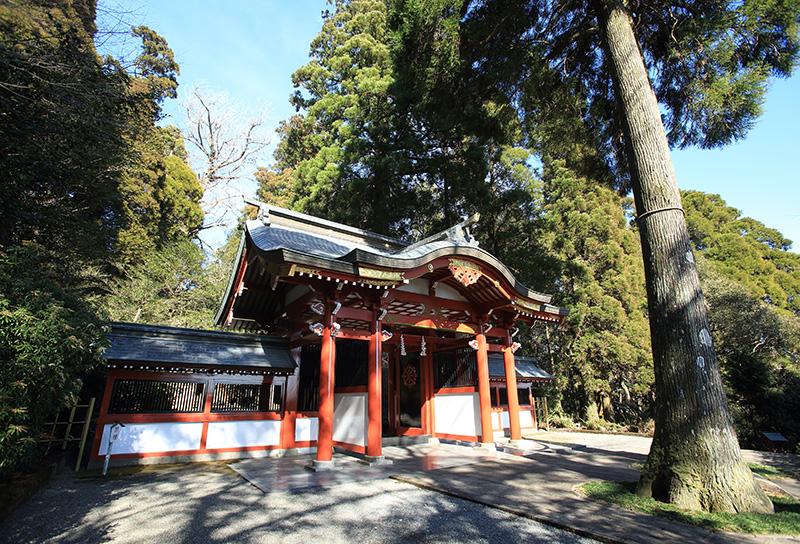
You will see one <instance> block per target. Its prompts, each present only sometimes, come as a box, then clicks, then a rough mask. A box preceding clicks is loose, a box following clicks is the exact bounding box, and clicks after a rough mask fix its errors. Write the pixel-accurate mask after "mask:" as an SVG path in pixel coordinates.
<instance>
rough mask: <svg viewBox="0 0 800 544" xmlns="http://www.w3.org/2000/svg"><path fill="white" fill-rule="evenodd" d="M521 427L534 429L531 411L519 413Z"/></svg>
mask: <svg viewBox="0 0 800 544" xmlns="http://www.w3.org/2000/svg"><path fill="white" fill-rule="evenodd" d="M519 426H520V427H522V428H523V429H532V428H533V427H534V424H533V414H531V411H530V410H520V411H519Z"/></svg>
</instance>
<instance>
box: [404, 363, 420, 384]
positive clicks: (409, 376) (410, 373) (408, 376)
mask: <svg viewBox="0 0 800 544" xmlns="http://www.w3.org/2000/svg"><path fill="white" fill-rule="evenodd" d="M402 378H403V384H404V385H405V386H406V387H411V386H414V385H417V369H416V368H414V367H413V366H411V365H406V367H405V369H403V376H402Z"/></svg>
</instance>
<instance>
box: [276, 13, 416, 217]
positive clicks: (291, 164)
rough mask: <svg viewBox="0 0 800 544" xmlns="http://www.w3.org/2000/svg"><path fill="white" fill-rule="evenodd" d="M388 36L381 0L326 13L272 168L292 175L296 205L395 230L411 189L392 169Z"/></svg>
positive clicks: (296, 80)
mask: <svg viewBox="0 0 800 544" xmlns="http://www.w3.org/2000/svg"><path fill="white" fill-rule="evenodd" d="M387 35H388V29H387V27H386V5H385V3H384V2H383V1H382V0H354V1H352V2H346V1H343V0H337V1H336V2H335V6H334V9H333V11H332V12H331V11H327V12H325V13H324V15H323V25H322V30H321V31H320V33H319V34H318V35H317V37H316V38H314V40H313V41H312V42H311V55H310V56H311V61H309V63H308V64H306V65H305V66H302V67H301V68H299V69H298V70H297V71H296V72H295V73H294V74H293V76H292V82H293V84H294V86H295V88H296V89H297V91H296V92H295V93H294V95H293V96H292V98H291V102H292V104H293V105H294V106H295V108H297V110H298V112H302V114H298V115H296V116H294V117H292V118H290V119H289V120H287V121H286V122H284V123H283V124H282V125H281V127H280V129H279V133H280V136H281V141H280V142H279V144H278V148H277V150H276V159H277V164H276V172H273V173H272V174H273V175H274V174H275V173H278V174H281V173H282V172H285V173H284V174H283V175H289V176H291V179H292V196H293V198H292V201H291V204H292V206H294V207H296V208H298V209H301V210H306V211H308V212H310V213H315V214H318V215H322V216H325V217H329V218H331V219H337V220H340V221H344V222H346V223H349V224H352V225H357V226H361V227H365V228H370V229H373V230H377V231H380V232H392V231H396V229H397V228H398V221H399V219H400V217H401V216H402V213H403V212H402V203H403V202H407V199H406V197H407V196H408V195H406V194H404V191H403V188H402V186H401V185H400V184H399V183H398V178H397V177H396V176H395V175H394V172H395V171H396V169H397V166H396V165H395V164H393V161H394V160H395V159H396V154H395V153H394V144H393V128H392V126H393V121H394V113H393V112H394V110H393V105H392V100H391V98H390V95H389V89H390V87H391V85H392V82H393V76H392V62H391V60H392V59H391V57H390V50H389V46H388V44H387V43H386V37H387ZM265 175H267V174H266V173H264V174H262V176H265ZM262 193H263V190H262ZM262 196H266V195H263V194H262ZM353 202H360V205H359V206H352V205H351V204H352V203H353Z"/></svg>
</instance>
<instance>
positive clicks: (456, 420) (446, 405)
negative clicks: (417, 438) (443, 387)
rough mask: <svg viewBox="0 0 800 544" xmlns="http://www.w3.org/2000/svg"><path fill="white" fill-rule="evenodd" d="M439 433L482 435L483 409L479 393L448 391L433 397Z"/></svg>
mask: <svg viewBox="0 0 800 544" xmlns="http://www.w3.org/2000/svg"><path fill="white" fill-rule="evenodd" d="M433 411H434V414H435V421H434V428H435V430H436V432H437V433H444V434H460V435H464V436H480V434H481V410H480V400H479V399H478V393H448V394H443V395H436V396H435V397H434V398H433Z"/></svg>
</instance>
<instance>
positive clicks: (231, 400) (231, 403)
mask: <svg viewBox="0 0 800 544" xmlns="http://www.w3.org/2000/svg"><path fill="white" fill-rule="evenodd" d="M282 400H283V388H282V386H281V384H274V383H273V384H269V383H263V384H262V383H218V384H216V385H215V386H214V397H213V398H212V400H211V411H212V412H280V411H281V402H282Z"/></svg>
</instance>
